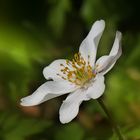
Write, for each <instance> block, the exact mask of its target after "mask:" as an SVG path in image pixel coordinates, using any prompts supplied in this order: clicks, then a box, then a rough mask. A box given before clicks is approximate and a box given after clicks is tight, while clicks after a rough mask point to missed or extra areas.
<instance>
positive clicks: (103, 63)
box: [96, 31, 122, 74]
mask: <svg viewBox="0 0 140 140" xmlns="http://www.w3.org/2000/svg"><path fill="white" fill-rule="evenodd" d="M121 38H122V34H121V33H120V32H119V31H117V32H116V37H115V41H114V44H113V47H112V49H111V51H110V54H109V55H108V56H107V55H106V56H102V57H100V58H99V59H98V60H97V62H96V66H97V68H96V72H100V73H102V74H106V73H107V72H108V71H109V70H110V69H111V68H112V67H113V66H114V64H115V63H116V61H117V60H118V58H119V57H120V56H121V54H122V48H121V43H120V41H121Z"/></svg>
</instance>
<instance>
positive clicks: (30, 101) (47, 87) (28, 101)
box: [21, 81, 76, 106]
mask: <svg viewBox="0 0 140 140" xmlns="http://www.w3.org/2000/svg"><path fill="white" fill-rule="evenodd" d="M75 89H76V87H75V85H73V84H70V83H69V82H67V81H48V82H46V83H44V84H43V85H41V86H40V87H39V88H38V89H37V90H36V91H35V92H34V93H33V94H32V95H30V96H27V97H25V98H22V99H21V105H23V106H34V105H38V104H40V103H42V102H44V101H47V100H49V99H52V98H55V97H57V96H60V95H63V94H66V93H69V92H72V91H74V90H75Z"/></svg>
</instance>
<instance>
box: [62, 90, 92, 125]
mask: <svg viewBox="0 0 140 140" xmlns="http://www.w3.org/2000/svg"><path fill="white" fill-rule="evenodd" d="M87 100H89V98H88V97H87V96H86V93H85V92H84V91H82V90H81V89H79V90H77V91H75V92H73V93H71V94H70V95H68V97H67V98H66V100H65V101H63V103H62V105H61V108H60V111H59V117H60V121H61V123H68V122H70V121H71V120H72V119H74V118H75V117H76V116H77V114H78V112H79V106H80V104H81V103H82V101H87Z"/></svg>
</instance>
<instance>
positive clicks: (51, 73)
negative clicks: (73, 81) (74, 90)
mask: <svg viewBox="0 0 140 140" xmlns="http://www.w3.org/2000/svg"><path fill="white" fill-rule="evenodd" d="M60 64H62V65H64V66H67V64H66V60H65V59H59V60H55V61H53V62H52V63H51V64H50V65H49V66H47V67H45V68H44V70H43V75H44V77H45V78H46V79H47V80H48V79H53V80H54V81H59V80H63V79H62V78H61V76H64V77H65V75H64V74H63V73H62V72H61V69H62V68H63V67H62V66H60ZM67 67H69V66H67ZM57 74H60V75H61V76H59V75H57Z"/></svg>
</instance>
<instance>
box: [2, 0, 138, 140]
mask: <svg viewBox="0 0 140 140" xmlns="http://www.w3.org/2000/svg"><path fill="white" fill-rule="evenodd" d="M139 5H140V4H139V0H133V1H131V0H20V1H19V0H0V140H117V138H116V136H115V135H113V132H112V129H111V126H110V123H109V121H108V119H107V118H106V115H105V114H104V112H103V111H102V109H101V108H100V106H99V105H98V103H97V102H96V100H91V101H89V102H84V103H83V104H82V106H81V107H80V112H79V114H78V116H77V118H76V119H75V120H73V121H72V122H71V123H69V124H65V125H62V124H61V123H60V122H59V119H58V118H59V116H58V114H59V113H58V112H59V107H60V105H61V103H62V101H63V100H64V99H65V97H66V96H62V97H58V98H55V99H52V100H50V101H47V102H45V103H43V104H41V105H39V106H34V107H22V106H20V99H21V98H22V97H24V96H26V95H29V94H31V93H32V92H33V91H34V90H36V89H37V88H38V87H39V86H40V85H41V84H42V83H44V82H45V78H44V77H43V75H42V70H43V68H44V67H45V66H46V65H48V64H49V63H50V62H52V61H53V60H55V59H58V58H72V56H73V54H74V53H75V52H77V51H78V49H79V45H80V43H81V42H82V40H83V39H84V38H85V36H86V35H87V33H88V32H89V30H90V27H91V25H92V24H93V22H95V21H96V20H99V19H104V20H105V21H106V29H105V32H104V34H103V36H102V39H101V41H100V44H99V49H98V57H99V56H101V55H103V54H108V53H109V51H110V49H111V47H112V43H113V41H114V36H115V32H116V30H120V31H121V32H122V33H123V40H122V47H123V55H122V56H121V58H120V59H119V61H118V62H117V64H116V65H115V68H113V70H112V71H111V72H109V73H108V74H107V75H106V91H105V94H104V96H103V98H104V101H105V103H106V105H107V107H108V109H109V110H110V112H111V114H112V116H113V118H114V119H115V121H116V122H117V123H118V124H119V125H120V127H121V130H122V132H123V133H124V135H125V136H126V137H127V138H128V139H129V140H138V139H140V15H139V13H140V8H139Z"/></svg>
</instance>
